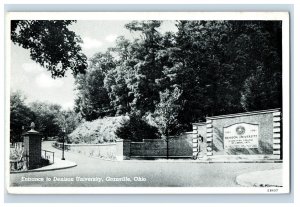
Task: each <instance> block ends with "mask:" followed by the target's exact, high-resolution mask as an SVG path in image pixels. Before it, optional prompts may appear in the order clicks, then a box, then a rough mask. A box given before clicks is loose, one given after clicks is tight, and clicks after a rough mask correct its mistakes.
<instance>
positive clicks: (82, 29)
mask: <svg viewBox="0 0 300 207" xmlns="http://www.w3.org/2000/svg"><path fill="white" fill-rule="evenodd" d="M126 23H128V21H78V22H77V23H74V24H73V25H71V26H70V29H71V30H73V31H74V32H75V33H76V34H77V35H79V36H81V38H82V39H83V42H84V43H83V45H82V49H83V52H84V53H85V54H86V55H87V57H88V58H89V57H91V56H92V55H93V54H95V53H96V52H104V51H105V50H106V49H107V48H108V47H112V46H114V44H115V43H114V42H115V39H116V38H117V37H118V36H121V35H122V36H125V37H126V38H129V39H133V38H134V35H133V34H131V33H130V32H129V31H128V30H127V29H125V28H124V25H125V24H126ZM170 30H171V31H174V30H175V26H174V22H173V21H166V22H164V23H163V24H162V26H161V31H162V32H165V31H170ZM11 45H12V47H11V91H15V90H21V91H23V93H24V94H25V96H26V97H27V99H26V102H27V103H28V102H32V101H36V100H39V101H48V102H51V103H57V104H60V105H62V106H63V108H65V109H66V108H72V107H73V106H74V98H75V92H74V78H73V77H72V75H70V73H67V77H64V78H58V79H52V78H51V75H50V72H48V71H47V70H46V69H44V68H42V67H41V66H39V65H38V64H37V63H35V62H34V61H32V60H31V59H30V56H29V51H28V50H25V49H23V48H21V47H19V46H16V45H14V44H11Z"/></svg>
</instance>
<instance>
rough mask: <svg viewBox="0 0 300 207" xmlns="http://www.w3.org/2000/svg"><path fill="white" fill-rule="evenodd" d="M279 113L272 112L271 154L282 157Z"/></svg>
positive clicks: (278, 157)
mask: <svg viewBox="0 0 300 207" xmlns="http://www.w3.org/2000/svg"><path fill="white" fill-rule="evenodd" d="M281 149H282V138H281V113H280V111H278V112H273V155H274V156H275V157H276V158H277V159H282V150H281Z"/></svg>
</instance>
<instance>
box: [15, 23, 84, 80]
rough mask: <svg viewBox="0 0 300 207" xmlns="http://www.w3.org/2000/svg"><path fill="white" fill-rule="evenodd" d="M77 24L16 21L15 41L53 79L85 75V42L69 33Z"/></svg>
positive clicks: (73, 33)
mask: <svg viewBox="0 0 300 207" xmlns="http://www.w3.org/2000/svg"><path fill="white" fill-rule="evenodd" d="M73 22H75V21H73V20H12V21H11V40H12V42H13V43H15V44H17V45H19V46H21V47H23V48H25V49H28V50H29V51H30V57H31V59H32V60H34V61H36V62H37V63H39V64H40V65H41V66H42V67H44V68H46V69H47V70H48V71H50V72H51V75H52V77H63V76H65V73H66V71H68V70H70V71H72V73H73V75H77V74H78V73H84V72H85V69H86V67H87V62H86V59H87V58H86V56H85V55H84V54H83V53H82V52H81V46H80V43H82V40H81V38H80V37H79V36H77V35H76V34H75V32H73V31H71V30H69V29H68V26H69V25H70V24H72V23H73Z"/></svg>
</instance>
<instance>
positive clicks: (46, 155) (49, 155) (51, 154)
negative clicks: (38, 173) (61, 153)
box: [42, 150, 54, 164]
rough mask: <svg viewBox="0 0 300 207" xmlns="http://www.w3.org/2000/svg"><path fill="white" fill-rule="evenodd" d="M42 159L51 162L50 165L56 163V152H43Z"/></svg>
mask: <svg viewBox="0 0 300 207" xmlns="http://www.w3.org/2000/svg"><path fill="white" fill-rule="evenodd" d="M42 158H44V159H45V160H48V161H49V164H53V163H54V152H51V151H48V150H42Z"/></svg>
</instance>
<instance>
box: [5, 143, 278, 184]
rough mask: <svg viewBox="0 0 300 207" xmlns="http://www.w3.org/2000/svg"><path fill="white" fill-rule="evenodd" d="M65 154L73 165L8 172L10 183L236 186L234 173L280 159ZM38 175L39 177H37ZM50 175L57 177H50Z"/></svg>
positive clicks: (272, 166)
mask: <svg viewBox="0 0 300 207" xmlns="http://www.w3.org/2000/svg"><path fill="white" fill-rule="evenodd" d="M43 149H47V150H51V151H54V152H55V155H56V156H57V157H56V159H60V158H61V151H60V150H57V149H55V148H53V147H52V146H51V142H43ZM65 158H66V159H67V160H70V161H74V162H76V163H77V166H76V167H74V168H69V169H64V170H55V171H45V172H34V173H19V174H11V185H12V186H28V187H29V186H32V187H33V186H38V187H40V186H45V187H46V186H47V187H71V186H76V187H102V186H116V187H117V186H131V187H133V186H143V187H155V186H160V187H177V186H178V187H183V186H185V187H192V186H197V187H237V186H238V184H237V183H236V182H235V178H236V176H237V175H240V174H243V173H246V172H251V171H257V170H270V169H280V168H282V164H281V163H214V164H206V163H191V162H188V161H187V162H186V163H184V162H180V163H178V162H167V163H166V162H157V161H146V162H144V161H134V160H130V161H121V162H119V161H105V160H101V159H98V158H92V157H87V156H84V155H81V154H76V153H71V152H66V153H65ZM46 177H48V178H51V180H52V181H50V182H46V181H45V180H46ZM76 177H77V180H76ZM78 177H80V179H81V180H80V179H78ZM26 178H29V179H33V178H39V181H22V179H23V180H25V179H26ZM41 179H42V180H43V181H40V180H41ZM54 179H56V180H57V181H53V180H54ZM27 180H28V179H27ZM109 180H110V181H109ZM135 180H136V181H135Z"/></svg>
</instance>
